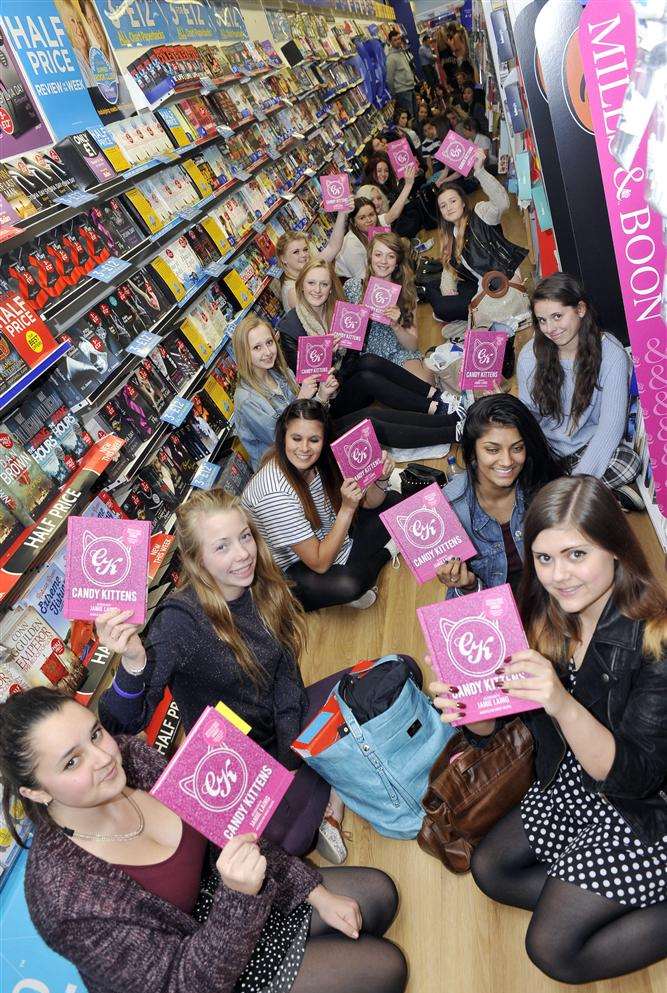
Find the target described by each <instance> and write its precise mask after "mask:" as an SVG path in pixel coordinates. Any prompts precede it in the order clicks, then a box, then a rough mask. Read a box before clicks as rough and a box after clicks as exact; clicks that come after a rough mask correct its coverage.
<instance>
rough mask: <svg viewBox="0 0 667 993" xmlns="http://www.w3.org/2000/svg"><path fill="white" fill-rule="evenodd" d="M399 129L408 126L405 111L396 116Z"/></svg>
mask: <svg viewBox="0 0 667 993" xmlns="http://www.w3.org/2000/svg"><path fill="white" fill-rule="evenodd" d="M396 123H397V124H398V126H399V128H407V126H408V112H407V110H402V111H401V113H400V114H399V115H398V120H397V121H396Z"/></svg>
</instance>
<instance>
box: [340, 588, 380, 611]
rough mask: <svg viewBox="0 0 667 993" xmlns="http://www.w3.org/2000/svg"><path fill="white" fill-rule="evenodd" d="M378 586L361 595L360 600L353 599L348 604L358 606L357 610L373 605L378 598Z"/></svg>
mask: <svg viewBox="0 0 667 993" xmlns="http://www.w3.org/2000/svg"><path fill="white" fill-rule="evenodd" d="M377 598H378V595H377V587H373V588H372V589H370V590H366V592H365V593H364V594H363V595H362V596H360V597H359V599H358V600H352V601H351V602H350V603H348V604H347V606H348V607H356V609H357V610H366V609H367V608H368V607H372V606H373V604H374V603H375V601H376V600H377Z"/></svg>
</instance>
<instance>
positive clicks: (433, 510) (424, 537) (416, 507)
mask: <svg viewBox="0 0 667 993" xmlns="http://www.w3.org/2000/svg"><path fill="white" fill-rule="evenodd" d="M380 518H381V520H382V522H383V524H384V526H385V527H386V529H387V531H388V532H389V533H390V535H391V536H392V538H393V539H394V541H395V542H396V544H397V545H398V547H399V548H400V550H401V554H402V556H403V558H404V559H405V563H406V565H407V566H408V568H409V569H410V572H411V573H412V575H413V576H414V577H415V579H416V580H417V582H418V583H419V584H420V585H422V584H423V583H427V582H428V581H429V580H430V579H433V578H434V576H435V573H436V569H437V568H438V566H439V565H442V563H443V562H444V561H445V560H446V559H451V558H453V557H454V556H455V555H456V556H458V558H460V559H461V561H462V562H463V561H465V560H466V559H472V558H474V557H475V555H477V550H476V549H475V546H474V545H473V543H472V542H471V540H470V538H469V537H468V535H467V533H466V531H465V528H464V527H463V525H462V524H461V522H460V521H459V519H458V517H457V516H456V514H455V513H454V511H453V510H452V508H451V506H450V504H449V502H448V501H447V500H446V499H445V497H444V495H443V492H442V490H441V489H440V487H439V486H438V484H437V483H431V485H430V486H426V487H425V488H424V489H423V490H419V492H418V493H414V494H413V495H412V496H411V497H408V498H407V500H401V502H400V503H399V504H396V506H395V507H390V508H389V510H383V511H382V513H381V514H380Z"/></svg>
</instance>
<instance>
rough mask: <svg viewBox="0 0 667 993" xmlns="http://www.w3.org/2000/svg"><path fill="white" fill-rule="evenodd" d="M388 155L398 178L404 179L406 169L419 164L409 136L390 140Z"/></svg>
mask: <svg viewBox="0 0 667 993" xmlns="http://www.w3.org/2000/svg"><path fill="white" fill-rule="evenodd" d="M387 155H388V156H389V161H390V162H391V167H392V169H393V170H394V172H395V173H396V177H397V178H398V179H402V178H403V176H405V170H406V169H407V168H408V166H410V165H417V159H416V158H415V157H414V155H413V154H412V149H411V148H410V143H409V141H408V139H407V138H399V139H398V140H397V141H390V142H389V144H388V145H387Z"/></svg>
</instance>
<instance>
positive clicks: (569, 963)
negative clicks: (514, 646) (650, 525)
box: [431, 476, 667, 983]
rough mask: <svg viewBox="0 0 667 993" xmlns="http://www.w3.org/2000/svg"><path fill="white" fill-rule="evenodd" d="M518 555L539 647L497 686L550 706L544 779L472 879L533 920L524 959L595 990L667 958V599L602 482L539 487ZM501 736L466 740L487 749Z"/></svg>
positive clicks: (532, 715) (499, 830)
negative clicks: (598, 984) (491, 739)
mask: <svg viewBox="0 0 667 993" xmlns="http://www.w3.org/2000/svg"><path fill="white" fill-rule="evenodd" d="M524 548H525V565H524V573H523V578H522V585H521V589H520V595H519V601H520V607H521V615H522V619H523V623H524V627H525V630H526V633H527V636H528V641H529V644H530V645H531V646H532V647H531V649H530V650H527V651H522V652H516V653H515V654H513V655H512V657H511V659H510V660H507V662H505V663H504V664H503V666H502V667H501V669H500V670H498V685H499V687H500V688H501V689H502V690H503V692H507V693H510V694H511V695H512V696H516V697H518V698H520V699H522V700H530V701H532V702H534V703H537V704H539V705H540V706H541V707H542V708H543V709H542V710H535V711H530V712H527V713H525V714H523V715H522V719H523V720H524V721H525V723H526V724H527V725H528V727H529V728H530V731H531V733H532V735H533V738H534V741H535V772H536V782H535V784H534V785H533V786H532V787H531V788H530V789H529V791H528V793H527V794H526V796H525V797H524V799H523V800H522V801H521V803H520V805H519V806H518V807H516V808H515V809H514V810H513V811H511V812H510V813H509V814H507V816H505V817H504V818H503V819H502V820H500V821H499V822H498V824H497V825H496V826H495V827H494V828H493V829H492V831H491V832H490V833H489V834H488V835H487V837H486V838H485V839H484V841H483V842H482V843H481V845H480V846H479V848H478V849H477V850H476V852H475V855H474V857H473V862H472V870H473V875H474V878H475V881H476V882H477V884H478V886H480V888H481V889H482V890H483V891H484V892H485V893H486V894H487V895H488V896H490V897H492V898H493V899H495V900H498V901H499V902H501V903H507V904H509V905H510V906H514V907H522V908H524V909H526V910H530V911H531V912H532V918H531V921H530V925H529V927H528V933H527V935H526V949H527V951H528V954H529V956H530V958H531V959H532V961H533V962H534V963H535V965H537V966H538V968H540V969H542V971H543V972H546V973H547V975H549V976H551V977H552V978H553V979H556V980H558V981H559V982H564V983H591V982H596V981H598V980H601V979H609V978H611V977H613V976H620V975H623V974H625V973H628V972H633V971H634V970H635V969H642V968H645V967H646V966H648V965H650V964H651V963H653V962H656V961H658V960H659V959H661V958H662V957H663V956H665V955H667V900H666V898H667V793H666V792H665V785H666V782H665V778H666V775H667V734H666V733H665V732H666V729H667V722H666V720H665V714H666V706H665V705H666V702H667V596H666V595H665V591H664V588H663V587H662V586H661V584H660V583H659V581H658V579H657V578H656V577H655V576H654V575H653V574H652V573H651V570H650V568H649V565H648V562H647V561H646V558H645V556H644V553H643V551H642V549H641V547H640V545H639V543H638V541H637V539H636V538H635V536H634V533H633V531H632V530H631V528H630V527H629V525H628V523H627V521H626V519H625V517H624V516H623V513H622V512H621V510H620V508H619V506H618V504H617V503H616V501H615V500H614V497H613V496H612V494H611V492H610V491H609V490H608V489H607V488H606V487H605V486H604V484H603V483H602V482H601V481H600V480H599V479H595V478H594V477H592V476H578V477H574V478H570V479H557V480H555V481H554V482H551V483H548V484H547V485H546V486H545V487H544V488H543V489H542V490H540V492H539V493H538V494H537V496H536V497H535V499H534V500H533V502H532V504H531V506H530V509H529V510H528V513H527V514H526V518H525V524H524ZM522 674H523V676H522ZM431 688H432V690H434V691H435V692H436V693H439V694H441V696H440V697H439V698H437V699H436V701H435V702H436V705H437V706H438V707H439V708H440V709H441V710H442V711H443V720H444V721H450V720H452V719H453V718H454V716H455V715H458V716H461V715H463V716H465V703H464V702H457V697H456V692H457V688H456V687H449V686H445V685H443V684H442V683H435V684H433V685H432V687H431ZM495 729H496V722H494V721H483V722H479V723H474V724H471V725H469V726H468V733H469V734H471V735H472V737H471V742H472V743H473V744H478V745H479V744H481V745H483V744H484V743H485V742H486V740H488V736H489V735H492V734H493V733H494V731H495Z"/></svg>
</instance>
